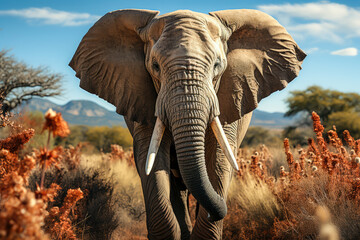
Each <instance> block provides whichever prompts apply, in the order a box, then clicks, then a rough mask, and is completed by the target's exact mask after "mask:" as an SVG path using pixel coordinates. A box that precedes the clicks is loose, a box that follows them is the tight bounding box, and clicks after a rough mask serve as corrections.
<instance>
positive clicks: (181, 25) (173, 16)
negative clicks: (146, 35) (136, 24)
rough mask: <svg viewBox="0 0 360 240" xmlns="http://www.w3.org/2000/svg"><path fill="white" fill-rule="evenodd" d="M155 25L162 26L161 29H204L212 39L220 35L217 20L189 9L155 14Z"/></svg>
mask: <svg viewBox="0 0 360 240" xmlns="http://www.w3.org/2000/svg"><path fill="white" fill-rule="evenodd" d="M154 20H155V21H154V24H155V25H160V26H157V27H158V28H159V27H160V28H162V31H161V32H163V31H172V32H173V31H174V30H178V31H181V30H182V31H186V30H187V31H190V30H194V31H195V32H202V31H205V32H207V33H209V34H210V35H211V37H212V38H213V39H215V38H217V37H219V36H220V32H221V28H220V26H219V24H218V22H217V21H216V20H215V19H214V18H213V17H212V16H210V15H207V14H204V13H197V12H193V11H190V10H178V11H175V12H171V13H167V14H164V15H160V16H157V17H156V18H155V19H154Z"/></svg>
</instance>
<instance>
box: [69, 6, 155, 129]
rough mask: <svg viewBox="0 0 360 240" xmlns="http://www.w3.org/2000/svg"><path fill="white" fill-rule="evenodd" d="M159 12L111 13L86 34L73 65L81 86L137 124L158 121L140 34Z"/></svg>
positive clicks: (120, 11)
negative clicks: (155, 115)
mask: <svg viewBox="0 0 360 240" xmlns="http://www.w3.org/2000/svg"><path fill="white" fill-rule="evenodd" d="M158 13H159V12H157V11H147V10H119V11H114V12H110V13H107V14H106V15H105V16H103V17H102V18H100V19H99V20H98V21H97V22H96V23H95V24H94V26H92V27H91V28H90V30H89V31H88V32H87V33H86V35H85V36H84V37H83V39H82V40H81V42H80V45H79V47H78V48H77V50H76V52H75V54H74V56H73V58H72V60H71V62H70V63H69V65H70V67H72V68H73V69H74V70H75V72H76V77H78V78H80V87H81V88H83V89H85V90H86V91H88V92H90V93H94V94H96V95H98V96H99V97H101V98H103V99H105V100H106V101H108V102H110V103H112V104H113V105H115V107H116V112H117V113H119V114H122V115H124V116H126V117H128V118H129V119H131V120H133V121H137V122H140V123H150V122H153V121H154V120H155V117H154V112H155V101H156V95H157V94H156V91H155V88H154V85H153V83H152V79H151V77H150V75H149V73H148V72H147V70H146V68H145V55H144V42H143V41H142V40H141V38H140V36H139V34H138V32H139V31H140V30H141V29H142V28H144V27H145V26H146V25H147V24H148V23H149V22H150V21H151V20H152V19H153V18H154V17H155V16H156V15H157V14H158Z"/></svg>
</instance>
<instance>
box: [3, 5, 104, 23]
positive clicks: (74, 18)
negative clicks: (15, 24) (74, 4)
mask: <svg viewBox="0 0 360 240" xmlns="http://www.w3.org/2000/svg"><path fill="white" fill-rule="evenodd" d="M0 15H8V16H15V17H22V18H25V19H28V20H33V21H38V22H41V23H43V24H51V25H62V26H80V25H85V24H90V23H93V22H95V21H96V20H98V19H99V18H100V17H99V16H95V15H91V14H89V13H73V12H65V11H59V10H55V9H51V8H26V9H20V10H0Z"/></svg>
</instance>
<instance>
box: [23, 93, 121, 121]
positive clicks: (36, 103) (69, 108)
mask: <svg viewBox="0 0 360 240" xmlns="http://www.w3.org/2000/svg"><path fill="white" fill-rule="evenodd" d="M21 108H22V109H26V110H28V111H40V112H42V113H45V112H46V111H47V110H48V109H49V108H52V109H53V110H54V111H56V112H61V114H62V116H63V118H64V119H65V121H67V122H68V123H69V124H73V125H87V126H113V125H121V126H123V127H126V124H125V120H124V117H123V116H121V115H119V114H117V113H116V112H113V111H109V110H107V109H106V108H104V107H102V106H100V105H98V104H97V103H94V102H92V101H87V100H72V101H69V102H68V103H66V104H65V105H58V104H56V103H53V102H51V101H49V100H46V99H42V98H33V99H32V100H30V101H29V102H28V103H27V104H26V105H23V106H22V107H21Z"/></svg>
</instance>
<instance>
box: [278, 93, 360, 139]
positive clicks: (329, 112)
mask: <svg viewBox="0 0 360 240" xmlns="http://www.w3.org/2000/svg"><path fill="white" fill-rule="evenodd" d="M290 94H291V96H290V97H289V98H288V99H287V100H286V102H287V104H288V108H289V110H288V111H287V112H286V113H285V116H294V115H297V114H302V117H301V118H300V120H299V121H298V123H297V126H311V125H312V121H311V118H310V116H311V113H312V112H313V111H315V112H316V113H317V114H318V115H319V116H320V118H321V121H322V123H323V124H324V126H325V128H326V129H327V130H329V129H331V128H332V126H333V125H335V126H336V127H337V129H338V133H340V134H341V133H342V131H343V130H345V129H347V130H349V131H350V132H351V133H352V134H356V135H357V134H359V133H360V126H359V122H360V95H359V94H357V93H344V92H339V91H335V90H330V89H323V88H321V87H319V86H311V87H309V88H307V89H306V90H304V91H293V92H291V93H290Z"/></svg>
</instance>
